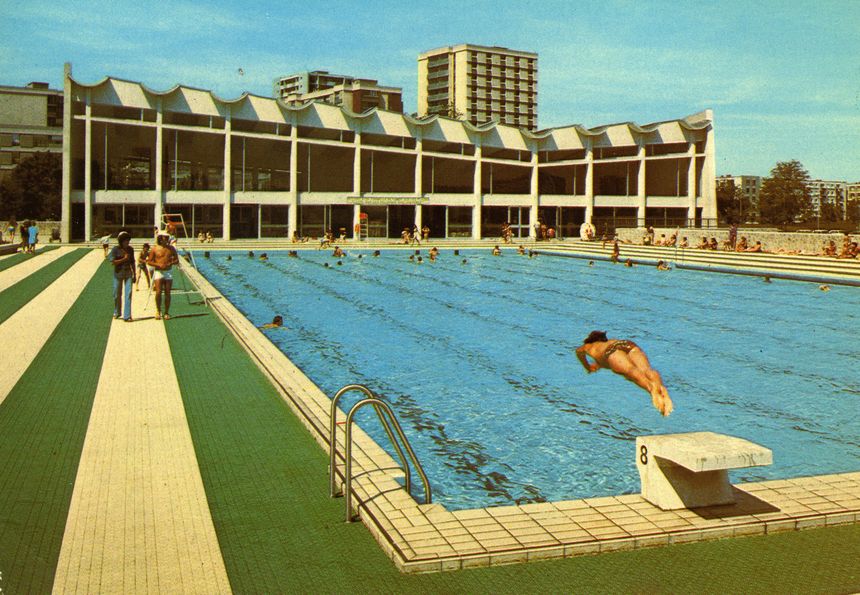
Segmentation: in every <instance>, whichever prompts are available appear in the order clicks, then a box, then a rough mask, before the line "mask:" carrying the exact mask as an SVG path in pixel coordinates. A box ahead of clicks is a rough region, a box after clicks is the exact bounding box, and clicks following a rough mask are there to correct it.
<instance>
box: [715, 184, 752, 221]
mask: <svg viewBox="0 0 860 595" xmlns="http://www.w3.org/2000/svg"><path fill="white" fill-rule="evenodd" d="M762 180H763V178H762V177H761V176H749V175H741V176H733V175H731V174H726V175H722V176H719V177H717V184H722V183H726V182H731V183H732V184H734V186H735V188H740V190H741V193H742V194H743V197H744V199H745V200H746V204H748V205H749V206H750V212H749V213H743V212H742V213H741V214H740V216H741V218H742V220H743V221H758V218H759V195H760V194H761V184H762Z"/></svg>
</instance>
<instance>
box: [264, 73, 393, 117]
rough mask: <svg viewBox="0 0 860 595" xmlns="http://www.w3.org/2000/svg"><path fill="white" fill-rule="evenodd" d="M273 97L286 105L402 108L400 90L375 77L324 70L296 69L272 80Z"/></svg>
mask: <svg viewBox="0 0 860 595" xmlns="http://www.w3.org/2000/svg"><path fill="white" fill-rule="evenodd" d="M274 92H275V97H278V98H280V99H281V100H282V101H283V102H284V103H286V104H287V105H299V104H302V103H305V102H307V101H323V102H325V103H330V104H331V105H342V106H344V107H345V108H347V109H349V110H350V111H352V112H354V113H357V114H360V113H362V112H365V111H367V110H369V109H371V108H374V107H375V108H379V109H384V110H387V111H391V112H403V90H402V89H401V88H400V87H384V86H382V85H380V84H379V82H378V81H377V80H375V79H363V78H356V77H352V76H345V75H341V74H331V73H329V72H327V71H325V70H314V71H311V72H300V73H297V74H291V75H289V76H285V77H281V78H279V79H277V80H275V84H274Z"/></svg>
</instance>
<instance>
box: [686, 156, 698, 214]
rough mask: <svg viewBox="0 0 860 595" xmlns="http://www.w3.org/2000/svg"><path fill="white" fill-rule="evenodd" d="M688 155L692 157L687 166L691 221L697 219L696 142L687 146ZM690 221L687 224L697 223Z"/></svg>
mask: <svg viewBox="0 0 860 595" xmlns="http://www.w3.org/2000/svg"><path fill="white" fill-rule="evenodd" d="M687 155H688V156H689V157H690V163H689V165H688V166H687V219H688V220H689V221H690V222H695V220H696V143H695V142H690V146H689V147H688V148H687ZM690 222H688V223H687V225H689V226H690V227H693V226H694V225H695V224H694V223H690Z"/></svg>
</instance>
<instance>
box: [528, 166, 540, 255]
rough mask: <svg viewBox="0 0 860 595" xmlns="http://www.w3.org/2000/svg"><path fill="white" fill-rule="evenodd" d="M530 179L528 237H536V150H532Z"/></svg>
mask: <svg viewBox="0 0 860 595" xmlns="http://www.w3.org/2000/svg"><path fill="white" fill-rule="evenodd" d="M531 165H532V179H531V187H530V196H529V198H530V202H531V205H530V207H529V237H531V238H532V239H535V240H536V239H537V230H536V229H535V226H536V225H537V223H538V154H537V151H532V163H531Z"/></svg>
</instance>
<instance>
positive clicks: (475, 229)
mask: <svg viewBox="0 0 860 595" xmlns="http://www.w3.org/2000/svg"><path fill="white" fill-rule="evenodd" d="M482 156H483V149H482V147H481V143H480V142H478V143H476V144H475V176H474V178H473V180H472V192H473V193H474V196H475V203H474V204H473V206H472V239H473V240H480V239H481V203H482V197H483V192H482V189H481V170H482V169H483V162H482V160H483V157H482ZM490 190H492V188H490ZM445 235H446V236H447V235H448V230H447V229H446V230H445Z"/></svg>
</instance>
